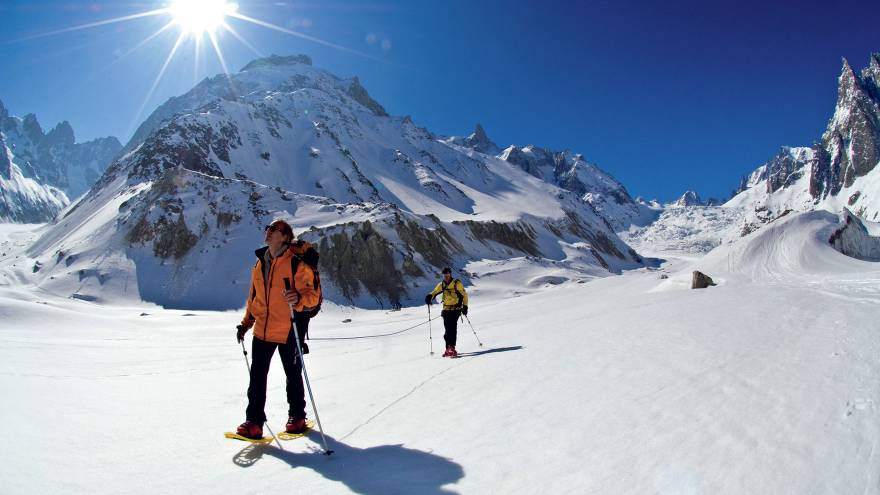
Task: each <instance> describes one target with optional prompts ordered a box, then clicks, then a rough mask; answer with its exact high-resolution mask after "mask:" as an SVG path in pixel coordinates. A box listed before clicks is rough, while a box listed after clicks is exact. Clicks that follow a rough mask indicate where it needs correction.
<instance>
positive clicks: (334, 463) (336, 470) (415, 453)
mask: <svg viewBox="0 0 880 495" xmlns="http://www.w3.org/2000/svg"><path fill="white" fill-rule="evenodd" d="M309 437H311V439H312V440H315V441H316V443H318V444H319V445H320V436H319V435H318V434H317V433H316V432H314V431H313V432H311V433H310V434H309ZM325 438H326V439H327V447H328V448H329V449H330V450H332V451H333V452H334V453H333V455H331V456H326V455H322V451H321V450H312V451H310V452H291V451H288V450H281V449H279V448H278V447H277V446H276V445H275V444H269V445H267V444H251V445H248V446H247V447H245V448H244V449H242V450H241V451H240V452H239V453H238V454H236V455H235V457H233V458H232V462H234V463H235V464H236V465H237V466H241V467H249V466H251V465H253V464H254V463H255V462H257V461H258V460H260V458H262V457H263V456H264V455H270V456H272V457H277V458H278V459H281V460H282V461H284V462H286V463H288V464H290V466H291V467H293V468H306V469H311V470H313V471H315V472H316V473H318V474H320V475H321V476H323V477H325V478H327V479H328V480H334V481H339V482H341V483H344V484H345V485H346V486H347V487H348V488H349V490H351V491H353V492H355V493H361V494H364V495H384V494H392V493H407V494H409V493H419V494H438V495H440V494H453V493H456V492H454V491H452V490H446V489H444V488H443V485H447V484H450V483H456V482H458V480H460V479H461V478H462V477H464V468H462V467H461V465H460V464H456V463H455V462H452V461H451V460H449V459H446V458H445V457H441V456H438V455H435V454H431V453H429V452H423V451H421V450H415V449H408V448H406V447H404V446H402V445H380V446H377V447H369V448H366V449H359V448H357V447H351V446H349V445H346V444H344V443H342V442H338V441H336V439H334V438H333V437H330V436H326V435H325ZM299 441H302V440H299ZM282 445H285V444H283V443H282ZM290 446H291V447H293V446H294V443H293V442H291V443H290Z"/></svg>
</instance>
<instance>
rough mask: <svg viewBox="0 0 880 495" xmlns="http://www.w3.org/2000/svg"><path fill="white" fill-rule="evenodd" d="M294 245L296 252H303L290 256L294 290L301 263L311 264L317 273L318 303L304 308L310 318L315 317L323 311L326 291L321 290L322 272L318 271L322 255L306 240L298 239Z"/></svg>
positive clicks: (315, 284)
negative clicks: (297, 271)
mask: <svg viewBox="0 0 880 495" xmlns="http://www.w3.org/2000/svg"><path fill="white" fill-rule="evenodd" d="M293 247H294V252H295V253H296V252H299V253H301V254H294V255H293V256H291V257H290V273H292V274H293V279H294V283H293V290H296V270H297V269H298V268H299V264H300V263H305V264H307V265H309V268H311V269H312V272H313V273H314V274H315V281H314V284H313V285H314V287H315V290H317V291H318V304H317V305H316V306H314V307H312V308H304V309H303V311H302V312H303V314H305V315H306V316H308V317H309V318H314V317H315V316H316V315H317V314H318V312H319V311H321V305H322V304H324V293H323V291H322V290H321V274H320V273H319V272H318V259H319V258H320V256H319V255H318V251H317V250H316V249H315V248H314V247H312V246H311V244H308V243H306V242H305V241H297V242H295V243H293Z"/></svg>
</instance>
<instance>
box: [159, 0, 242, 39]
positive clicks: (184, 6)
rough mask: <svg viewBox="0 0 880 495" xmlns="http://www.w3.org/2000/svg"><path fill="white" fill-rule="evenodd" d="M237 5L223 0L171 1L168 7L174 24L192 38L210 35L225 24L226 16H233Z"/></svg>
mask: <svg viewBox="0 0 880 495" xmlns="http://www.w3.org/2000/svg"><path fill="white" fill-rule="evenodd" d="M237 10H238V4H235V3H227V2H226V1H225V0H173V1H172V2H171V5H169V6H168V12H169V13H170V14H171V17H172V19H174V23H175V24H177V25H178V26H179V27H180V29H181V30H182V31H183V34H188V35H191V36H193V37H196V38H198V37H201V36H202V35H203V34H208V35H212V34H214V32H215V31H216V30H217V28H219V27H220V26H222V25H223V24H224V22H225V19H226V16H229V15H233V14H235V13H236V11H237Z"/></svg>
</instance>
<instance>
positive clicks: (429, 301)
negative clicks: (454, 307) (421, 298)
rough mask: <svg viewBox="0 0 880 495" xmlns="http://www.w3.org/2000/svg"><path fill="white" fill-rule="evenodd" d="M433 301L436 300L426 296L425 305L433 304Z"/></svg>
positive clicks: (429, 295)
mask: <svg viewBox="0 0 880 495" xmlns="http://www.w3.org/2000/svg"><path fill="white" fill-rule="evenodd" d="M433 299H434V298H433V297H431V294H428V295H426V296H425V304H431V301H432V300H433Z"/></svg>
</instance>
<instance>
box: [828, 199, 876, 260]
mask: <svg viewBox="0 0 880 495" xmlns="http://www.w3.org/2000/svg"><path fill="white" fill-rule="evenodd" d="M843 217H844V225H843V227H840V228H839V229H837V230H835V231H834V233H833V234H831V238H830V239H828V243H829V244H831V246H832V247H834V249H836V250H838V251H840V252H841V253H843V254H845V255H847V256H850V257H852V258H856V259H860V260H863V261H880V237H874V236H871V235H870V234H869V233H868V229H867V228H865V225H864V224H863V223H862V221H861V220H859V218H858V217H857V216H856V215H854V214H853V213H852V212H851V211H849V210H848V209H844V210H843Z"/></svg>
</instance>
